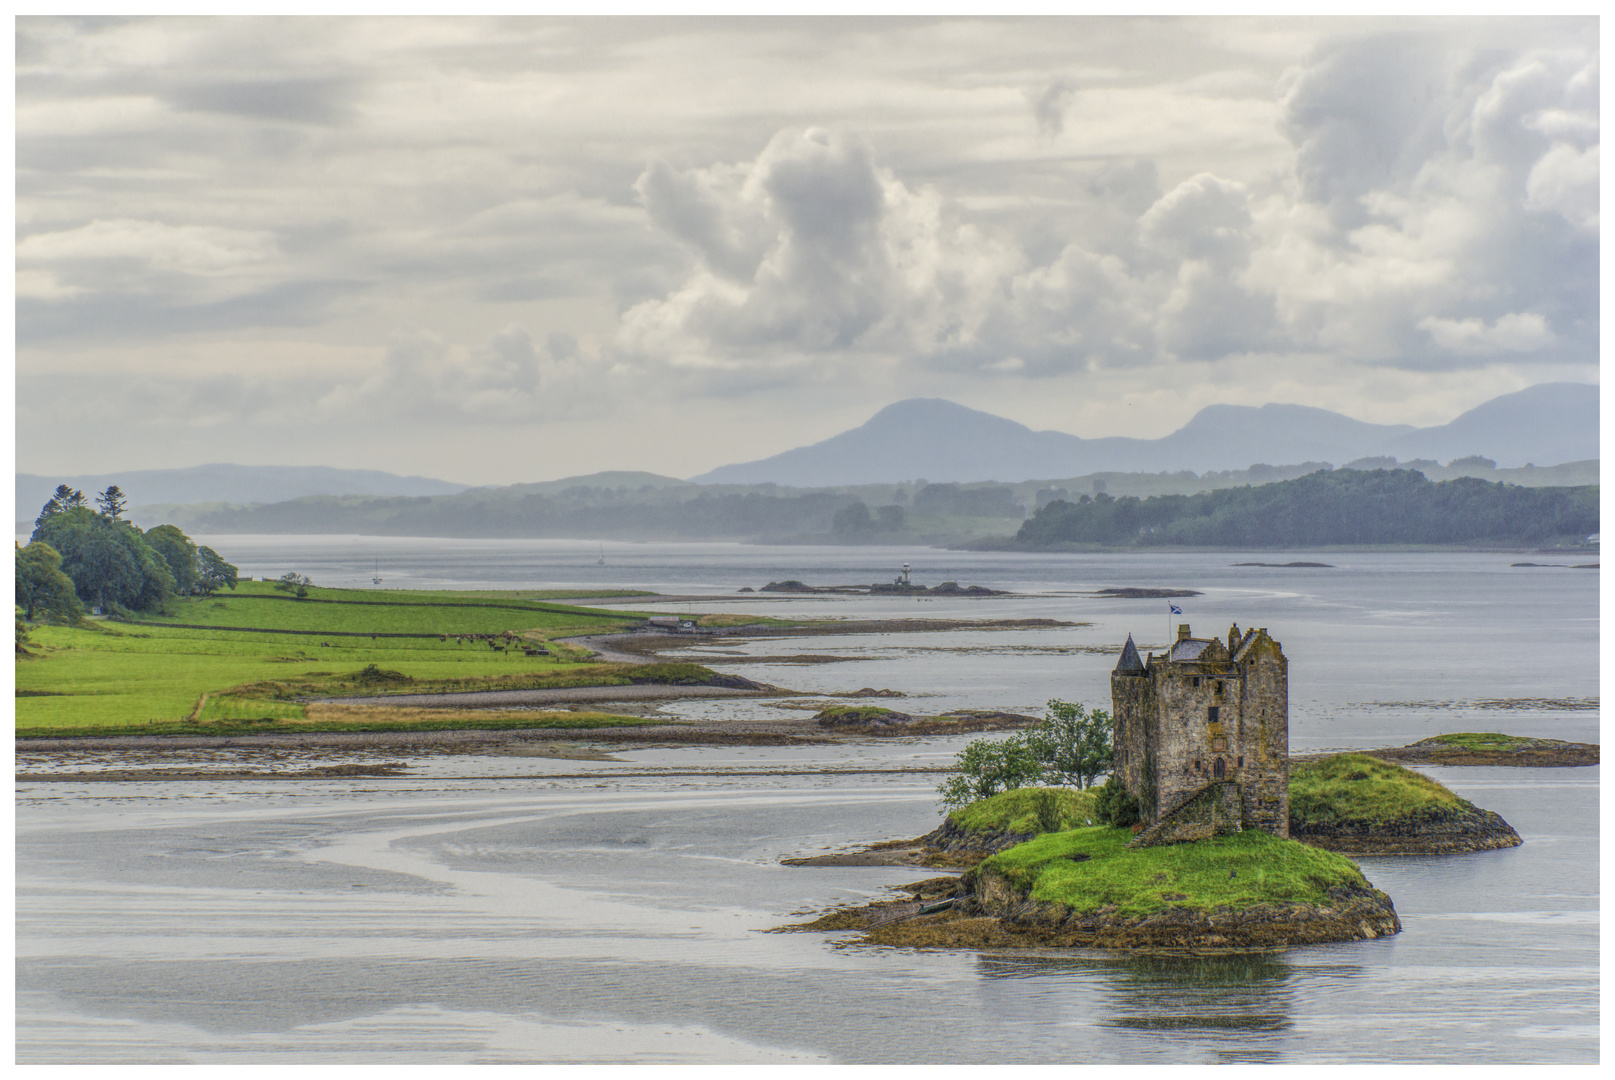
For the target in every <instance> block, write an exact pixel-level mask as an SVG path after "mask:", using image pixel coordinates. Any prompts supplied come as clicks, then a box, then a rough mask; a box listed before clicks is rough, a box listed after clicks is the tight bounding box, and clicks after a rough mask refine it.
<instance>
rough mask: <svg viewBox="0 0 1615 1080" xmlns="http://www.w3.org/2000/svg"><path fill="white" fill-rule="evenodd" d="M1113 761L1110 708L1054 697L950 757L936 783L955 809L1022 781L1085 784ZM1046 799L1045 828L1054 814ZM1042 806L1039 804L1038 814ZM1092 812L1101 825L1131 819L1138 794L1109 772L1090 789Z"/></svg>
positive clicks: (1031, 784) (1135, 816)
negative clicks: (1041, 709)
mask: <svg viewBox="0 0 1615 1080" xmlns="http://www.w3.org/2000/svg"><path fill="white" fill-rule="evenodd" d="M1113 764H1115V749H1114V747H1113V746H1112V745H1111V720H1110V714H1109V713H1108V712H1106V711H1105V710H1103V709H1094V710H1091V711H1090V710H1089V709H1087V708H1086V707H1084V706H1082V705H1079V704H1074V703H1072V702H1069V701H1060V700H1059V699H1055V700H1053V701H1050V702H1049V707H1048V711H1047V712H1046V713H1044V714H1043V719H1042V720H1041V721H1040V722H1039V723H1038V724H1037V726H1036V727H1032V728H1029V729H1027V730H1026V731H1024V732H1020V733H1017V734H1014V735H1011V736H1009V737H1008V738H1004V739H976V740H973V741H972V742H970V743H968V744H966V746H965V748H964V749H963V750H961V751H960V752H959V754H958V756H957V757H955V758H954V763H953V771H952V772H951V773H950V774H949V775H948V777H947V778H946V779H945V780H943V781H942V783H941V784H940V785H939V786H938V787H937V793H938V794H940V795H941V796H942V802H943V803H944V804H945V805H946V806H948V807H949V808H950V809H956V808H958V807H961V806H965V805H967V804H969V803H972V802H975V801H976V800H978V799H986V798H990V797H991V796H993V795H997V794H998V793H999V792H1001V791H1013V790H1015V789H1016V788H1022V787H1056V786H1064V787H1077V788H1084V789H1086V788H1090V787H1092V786H1093V784H1094V781H1095V780H1097V779H1098V778H1099V777H1100V776H1101V775H1102V774H1104V773H1105V772H1106V771H1108V770H1109V769H1110V767H1111V766H1112V765H1113ZM1052 806H1053V804H1052V803H1050V804H1047V809H1048V821H1049V823H1048V824H1046V825H1044V828H1045V829H1046V830H1053V829H1054V828H1056V827H1057V826H1056V825H1055V824H1053V822H1054V821H1055V820H1057V817H1058V815H1056V814H1054V813H1053V811H1052ZM1043 813H1044V810H1043V809H1040V810H1039V816H1040V818H1041V817H1042V815H1043ZM1094 816H1095V818H1096V819H1097V822H1098V823H1100V824H1105V825H1123V826H1125V825H1133V824H1135V823H1136V822H1138V821H1139V820H1141V817H1142V811H1141V809H1140V807H1139V804H1138V800H1137V799H1135V798H1134V797H1133V796H1132V795H1130V794H1129V793H1128V792H1127V790H1126V788H1124V787H1123V786H1122V782H1121V778H1120V777H1118V776H1117V775H1116V774H1115V773H1111V774H1110V775H1109V776H1108V777H1106V779H1105V783H1104V785H1103V786H1102V787H1100V788H1099V790H1098V792H1096V798H1095V801H1094Z"/></svg>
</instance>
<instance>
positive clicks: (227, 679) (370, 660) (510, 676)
mask: <svg viewBox="0 0 1615 1080" xmlns="http://www.w3.org/2000/svg"><path fill="white" fill-rule="evenodd" d="M308 592H309V596H308V598H307V599H302V600H299V599H296V598H294V597H292V596H291V595H289V594H287V593H285V592H280V591H277V590H275V589H274V587H273V586H272V585H271V584H270V583H268V582H242V583H241V585H240V586H239V587H238V589H237V590H236V591H235V592H234V593H231V592H221V593H218V594H216V595H214V596H212V597H184V598H175V599H171V600H169V601H168V602H167V604H166V613H165V614H162V615H154V614H144V613H142V614H139V615H137V616H136V619H137V622H138V624H139V625H132V624H129V623H120V622H115V621H111V620H107V621H101V620H92V621H87V622H85V623H83V624H81V625H78V626H50V625H40V626H34V627H31V628H30V629H29V632H28V636H29V642H28V645H27V649H28V650H29V655H28V656H19V657H18V661H17V663H16V665H15V671H16V695H17V696H16V734H17V735H18V736H19V737H30V736H68V735H85V734H93V735H111V734H130V733H133V734H182V733H206V734H224V733H233V732H236V731H239V730H248V729H250V730H253V731H265V730H274V729H275V728H277V727H284V728H289V729H293V730H298V731H311V730H356V731H357V730H384V728H382V727H377V726H376V725H378V724H386V725H390V726H391V727H394V728H399V727H409V728H414V727H419V726H420V725H421V724H422V723H426V722H427V721H425V720H423V719H420V718H417V717H413V716H411V715H407V714H405V713H404V712H403V711H401V710H392V712H391V714H390V718H389V719H386V720H382V719H377V718H375V717H373V716H372V717H370V718H368V719H364V720H361V719H359V718H358V717H357V715H356V714H355V716H354V717H353V718H351V719H350V720H349V721H348V726H343V722H342V721H339V720H337V719H335V718H334V716H333V715H332V714H331V713H330V710H326V713H325V716H324V719H320V718H318V717H315V716H311V715H310V711H309V710H310V706H307V705H304V704H302V703H300V702H298V701H295V700H293V699H295V698H304V697H326V696H341V695H349V696H352V695H360V694H364V695H371V694H396V693H403V692H408V693H440V692H446V691H456V690H460V691H464V690H506V689H530V688H546V687H577V686H621V685H627V684H630V683H634V682H670V683H684V684H695V683H702V682H704V681H706V680H707V679H708V678H710V677H711V676H712V675H713V673H712V672H711V671H710V670H709V669H707V668H704V667H701V666H700V665H697V664H643V665H625V664H604V663H598V662H592V661H591V660H590V658H589V656H588V653H587V651H586V650H583V649H579V648H575V647H571V646H566V645H561V644H557V643H555V642H554V641H553V639H554V638H558V637H568V636H575V635H583V634H591V633H607V632H611V631H616V630H623V629H626V628H628V627H631V626H634V625H636V624H638V623H639V622H640V621H641V620H642V619H643V618H644V617H645V614H647V613H643V612H635V611H627V612H624V611H605V610H600V609H592V608H586V607H571V606H567V605H562V604H555V603H550V602H547V601H545V600H536V599H533V597H534V596H535V594H533V593H531V592H527V591H524V592H520V593H492V592H475V593H469V592H428V591H420V592H416V591H408V592H406V591H401V590H380V589H353V590H347V589H322V588H310V589H309V590H308ZM720 618H723V617H720ZM729 618H733V617H732V616H731V617H729ZM755 621H762V620H755ZM769 621H770V622H780V620H769ZM294 631H300V632H294ZM506 631H509V632H511V633H512V634H513V635H514V636H515V637H516V641H517V643H518V644H520V645H524V646H542V647H543V648H544V650H545V652H544V653H543V654H541V655H538V656H528V655H525V653H524V652H523V651H522V650H521V649H519V648H512V649H509V650H507V651H505V652H497V651H495V650H493V649H490V648H489V647H488V646H487V645H486V644H484V643H480V642H472V641H471V640H470V639H469V637H468V635H471V634H482V635H501V637H502V635H504V634H505V632H506ZM387 634H395V635H396V634H409V635H417V636H411V637H386V636H382V635H387ZM371 635H376V636H374V637H372V636H371ZM444 635H446V636H447V640H446V641H445V640H443V636H444ZM455 635H460V636H461V638H462V640H461V641H460V642H456V641H455V640H454V639H455ZM367 673H369V674H367ZM521 715H522V716H523V717H524V719H522V720H520V721H517V720H515V719H511V721H510V722H509V723H506V722H505V720H504V719H503V718H497V717H496V716H490V715H488V714H486V713H484V714H480V715H471V714H469V713H468V714H467V715H465V716H462V717H460V718H459V719H453V718H449V717H447V716H440V717H439V720H438V721H436V722H437V723H439V724H440V726H442V727H446V728H452V727H471V726H477V727H489V726H500V727H503V726H511V727H515V726H534V727H537V726H556V725H562V726H573V727H579V726H601V725H604V724H607V723H610V724H621V723H629V722H633V723H641V722H644V721H640V720H635V719H633V718H625V717H612V718H609V719H607V718H606V714H548V715H547V717H546V719H545V723H543V724H540V723H538V722H536V719H534V714H531V713H526V714H521ZM315 725H318V726H315ZM355 725H358V726H355Z"/></svg>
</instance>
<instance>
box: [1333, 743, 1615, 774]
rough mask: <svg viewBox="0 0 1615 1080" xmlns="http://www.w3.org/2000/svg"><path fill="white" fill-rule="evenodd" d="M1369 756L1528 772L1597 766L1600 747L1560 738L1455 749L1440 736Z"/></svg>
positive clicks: (1390, 759)
mask: <svg viewBox="0 0 1615 1080" xmlns="http://www.w3.org/2000/svg"><path fill="white" fill-rule="evenodd" d="M1363 753H1365V754H1367V755H1368V756H1369V757H1377V758H1379V759H1380V760H1381V761H1394V762H1397V763H1398V764H1401V763H1405V762H1418V763H1420V764H1424V765H1462V766H1484V765H1504V766H1512V767H1517V768H1527V769H1556V768H1569V767H1575V766H1579V765H1597V764H1598V744H1597V743H1578V742H1565V741H1563V740H1561V739H1528V738H1523V737H1518V738H1514V739H1513V740H1512V744H1511V745H1509V746H1506V747H1495V748H1492V747H1474V746H1454V745H1452V744H1450V743H1446V742H1443V741H1442V740H1441V738H1440V737H1439V736H1438V737H1437V738H1434V739H1425V740H1424V741H1422V742H1416V743H1412V744H1411V745H1408V746H1398V747H1394V748H1392V749H1386V750H1364V751H1363Z"/></svg>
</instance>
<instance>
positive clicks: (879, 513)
mask: <svg viewBox="0 0 1615 1080" xmlns="http://www.w3.org/2000/svg"><path fill="white" fill-rule="evenodd" d="M906 517H907V515H906V514H905V513H904V512H903V508H902V507H901V506H897V505H892V506H882V507H879V508H877V509H876V510H875V512H874V513H873V514H871V513H870V512H869V507H868V506H867V505H865V504H864V502H863V501H862V500H860V501H858V502H855V503H853V504H852V505H851V506H843V507H842V508H841V509H840V510H837V511H836V516H835V517H834V518H832V519H831V521H830V531H831V532H832V533H833V534H835V535H836V536H837V537H840V538H842V539H853V540H856V539H860V538H863V537H868V536H873V535H875V534H876V533H894V532H900V531H902V528H903V522H904V520H905V518H906Z"/></svg>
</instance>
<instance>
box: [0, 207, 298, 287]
mask: <svg viewBox="0 0 1615 1080" xmlns="http://www.w3.org/2000/svg"><path fill="white" fill-rule="evenodd" d="M277 250H278V249H277V245H276V242H275V237H274V235H273V234H272V233H269V232H267V231H262V230H243V229H223V228H217V227H213V226H206V225H168V224H165V223H163V222H161V221H135V220H129V219H124V218H119V219H113V220H110V221H102V220H100V219H99V218H98V219H96V220H94V221H91V222H89V223H88V224H86V225H81V226H79V227H78V228H76V229H66V230H63V231H60V232H40V233H34V234H33V235H31V236H25V237H23V239H21V240H20V241H18V243H17V261H18V262H19V263H30V264H49V263H63V264H72V263H84V262H90V261H106V260H125V261H130V262H134V263H138V264H140V265H141V266H142V267H143V268H148V269H155V270H164V271H175V272H178V273H182V274H191V275H197V276H202V275H219V274H228V273H230V272H232V271H236V270H240V269H243V268H246V267H252V266H257V265H260V264H262V263H264V262H266V261H268V260H270V259H272V258H274V257H275V255H276V254H277Z"/></svg>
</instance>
